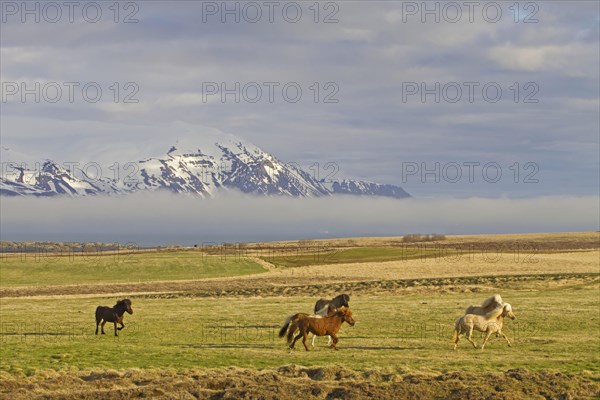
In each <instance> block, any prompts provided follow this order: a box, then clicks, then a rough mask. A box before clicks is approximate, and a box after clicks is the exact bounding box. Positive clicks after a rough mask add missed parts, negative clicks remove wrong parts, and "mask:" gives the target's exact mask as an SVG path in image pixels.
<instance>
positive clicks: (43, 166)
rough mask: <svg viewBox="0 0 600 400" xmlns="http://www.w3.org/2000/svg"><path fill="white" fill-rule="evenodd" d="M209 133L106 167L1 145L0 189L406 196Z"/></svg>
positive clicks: (80, 193)
mask: <svg viewBox="0 0 600 400" xmlns="http://www.w3.org/2000/svg"><path fill="white" fill-rule="evenodd" d="M211 139H212V140H211V142H212V143H210V142H209V143H205V144H202V145H192V144H189V143H185V142H182V141H179V140H178V141H176V143H175V145H173V146H171V147H170V148H169V150H168V151H167V152H166V153H164V154H163V155H160V156H155V157H147V158H144V159H142V160H139V161H135V162H127V163H123V164H118V163H115V164H113V165H112V166H111V167H109V168H102V167H101V166H100V165H99V164H98V163H94V162H92V163H87V164H84V165H79V164H78V163H68V164H67V163H63V164H62V165H61V164H60V163H58V162H56V161H54V160H51V159H42V160H41V161H39V162H37V161H36V162H34V163H33V165H31V164H32V161H31V160H32V159H34V158H32V157H30V156H24V155H23V154H22V153H16V152H12V151H11V150H10V149H8V148H6V147H2V153H1V155H2V175H1V176H0V195H2V196H37V197H52V196H70V197H84V196H98V195H125V194H129V193H134V192H139V191H157V190H167V191H171V192H174V193H186V194H192V195H195V196H198V197H201V198H212V197H214V196H215V195H216V193H217V192H218V191H220V190H222V189H236V190H239V191H241V192H243V193H247V194H255V195H260V196H288V197H298V198H307V197H322V196H332V195H357V196H384V197H394V198H405V197H410V195H409V194H408V193H407V192H406V191H404V189H402V188H401V187H399V186H395V185H389V184H378V183H374V182H365V181H359V180H351V179H336V178H333V179H318V178H317V177H315V176H313V175H311V174H310V173H308V172H306V171H304V170H303V169H302V168H300V167H299V166H298V165H297V164H295V163H283V162H282V161H280V160H278V159H277V158H276V157H274V156H273V155H271V154H269V153H267V152H265V151H263V150H262V149H260V148H259V147H258V146H256V145H254V144H252V143H249V142H246V141H243V140H241V139H239V138H236V137H234V136H231V135H224V136H223V137H221V138H214V137H213V138H211ZM213 140H214V141H213ZM19 158H20V159H19ZM23 159H26V160H27V161H26V162H25V161H23ZM32 167H33V169H32ZM330 175H331V174H330Z"/></svg>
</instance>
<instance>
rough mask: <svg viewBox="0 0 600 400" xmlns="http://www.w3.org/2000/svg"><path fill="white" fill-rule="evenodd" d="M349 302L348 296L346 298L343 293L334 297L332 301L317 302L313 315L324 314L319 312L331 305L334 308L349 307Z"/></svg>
mask: <svg viewBox="0 0 600 400" xmlns="http://www.w3.org/2000/svg"><path fill="white" fill-rule="evenodd" d="M349 301H350V296H348V295H347V294H345V293H344V294H340V295H338V296H335V297H334V298H333V299H330V300H327V299H320V300H317V302H316V303H315V314H324V313H323V312H319V311H322V310H323V308H325V307H327V306H328V305H329V304H331V305H333V306H334V307H335V308H340V307H350V305H349V304H348V302H349Z"/></svg>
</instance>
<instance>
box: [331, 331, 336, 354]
mask: <svg viewBox="0 0 600 400" xmlns="http://www.w3.org/2000/svg"><path fill="white" fill-rule="evenodd" d="M331 337H332V338H333V344H332V345H331V347H333V349H334V350H338V348H337V343H338V337H337V336H336V335H331Z"/></svg>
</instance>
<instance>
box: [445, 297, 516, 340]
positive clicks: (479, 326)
mask: <svg viewBox="0 0 600 400" xmlns="http://www.w3.org/2000/svg"><path fill="white" fill-rule="evenodd" d="M505 317H508V318H510V319H516V318H517V317H516V316H515V314H514V313H513V311H512V307H511V305H510V304H508V303H504V305H503V306H502V307H500V308H498V310H497V311H496V313H495V315H490V316H489V317H483V316H481V315H475V314H467V315H465V316H462V317H460V318H459V319H458V320H457V321H456V326H455V328H454V334H453V335H452V340H453V342H454V350H456V346H457V344H458V340H459V339H460V337H461V335H464V334H466V336H467V340H468V341H469V342H471V344H472V345H473V347H475V348H477V344H475V342H474V341H473V339H472V336H473V330H478V331H480V332H485V339H483V344H482V345H481V350H483V348H484V347H485V344H486V343H487V341H488V339H489V338H490V336H492V334H493V333H496V334H497V335H501V336H502V337H503V338H504V339H506V341H507V342H508V345H509V346H510V345H511V344H510V340H508V338H507V337H506V335H505V334H504V333H503V332H502V327H503V325H504V318H505Z"/></svg>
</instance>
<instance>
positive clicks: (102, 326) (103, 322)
mask: <svg viewBox="0 0 600 400" xmlns="http://www.w3.org/2000/svg"><path fill="white" fill-rule="evenodd" d="M105 323H106V320H104V321H102V325H100V327H101V328H102V334H103V335H106V333H104V324H105Z"/></svg>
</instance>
